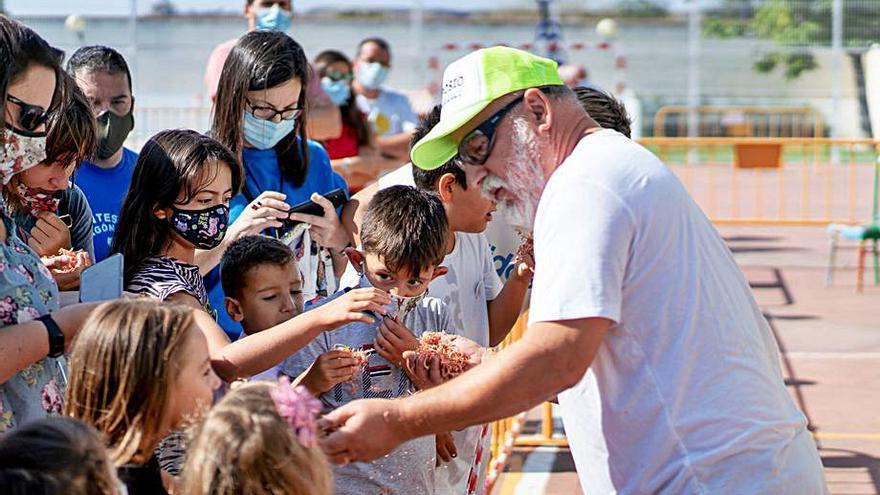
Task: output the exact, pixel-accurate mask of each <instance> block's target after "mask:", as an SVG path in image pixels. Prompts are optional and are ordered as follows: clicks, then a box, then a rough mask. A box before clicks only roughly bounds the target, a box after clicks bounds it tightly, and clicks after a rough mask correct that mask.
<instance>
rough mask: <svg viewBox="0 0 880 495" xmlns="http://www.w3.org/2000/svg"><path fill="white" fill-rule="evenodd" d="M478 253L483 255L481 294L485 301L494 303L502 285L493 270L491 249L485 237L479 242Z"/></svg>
mask: <svg viewBox="0 0 880 495" xmlns="http://www.w3.org/2000/svg"><path fill="white" fill-rule="evenodd" d="M480 251H481V252H482V253H483V257H482V263H481V264H482V272H483V293H484V294H485V296H486V301H494V300H495V298H496V297H498V294H500V293H501V289H502V288H503V284H502V283H501V277H499V276H498V272H497V271H496V270H495V261H494V259H493V258H492V249H491V248H490V247H489V241H488V240H487V239H486V237H485V236H483V237H482V239H481V240H480Z"/></svg>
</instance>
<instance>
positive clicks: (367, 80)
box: [358, 62, 389, 89]
mask: <svg viewBox="0 0 880 495" xmlns="http://www.w3.org/2000/svg"><path fill="white" fill-rule="evenodd" d="M388 72H389V71H388V67H385V66H384V65H382V64H380V63H379V62H370V63H368V64H366V63H360V64H358V81H359V82H360V83H361V84H363V85H364V87H365V88H367V89H379V86H382V83H384V82H385V80H386V79H388Z"/></svg>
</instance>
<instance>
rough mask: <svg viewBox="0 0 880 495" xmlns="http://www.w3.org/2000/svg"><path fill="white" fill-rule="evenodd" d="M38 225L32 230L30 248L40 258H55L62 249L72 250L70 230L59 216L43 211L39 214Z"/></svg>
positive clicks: (29, 241)
mask: <svg viewBox="0 0 880 495" xmlns="http://www.w3.org/2000/svg"><path fill="white" fill-rule="evenodd" d="M36 216H37V223H35V224H34V228H32V229H31V237H30V239H29V240H28V246H30V247H31V249H33V250H34V251H36V252H37V254H39V255H40V256H55V255H56V254H58V252H59V251H61V250H62V249H70V229H68V228H67V225H64V222H63V221H61V219H60V218H58V215H56V214H54V213H51V212H48V211H41V212H38V213H37V215H36Z"/></svg>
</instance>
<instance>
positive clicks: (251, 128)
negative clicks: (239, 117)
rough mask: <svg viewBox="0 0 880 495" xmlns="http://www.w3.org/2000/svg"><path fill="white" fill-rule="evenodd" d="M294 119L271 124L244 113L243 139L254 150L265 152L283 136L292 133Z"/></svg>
mask: <svg viewBox="0 0 880 495" xmlns="http://www.w3.org/2000/svg"><path fill="white" fill-rule="evenodd" d="M295 125H296V119H290V120H282V121H281V122H272V121H271V120H264V119H258V118H257V117H254V116H253V114H251V113H248V112H245V113H244V139H245V141H247V142H248V143H250V144H251V146H253V147H254V148H257V149H259V150H267V149H269V148H273V147H275V145H276V144H278V142H279V141H281V140H282V139H284V136H286V135H288V134H290V133H291V132H293V128H294V126H295Z"/></svg>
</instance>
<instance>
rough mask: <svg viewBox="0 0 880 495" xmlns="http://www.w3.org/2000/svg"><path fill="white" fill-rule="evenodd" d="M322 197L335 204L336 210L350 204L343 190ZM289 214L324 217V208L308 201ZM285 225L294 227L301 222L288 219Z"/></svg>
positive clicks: (291, 209)
mask: <svg viewBox="0 0 880 495" xmlns="http://www.w3.org/2000/svg"><path fill="white" fill-rule="evenodd" d="M321 196H324V197H325V198H327V200H328V201H330V202H331V203H333V207H334V208H339V207H340V206H343V205H345V203H347V202H348V197H347V196H346V195H345V191H344V190H342V189H341V188H340V189H334V190H332V191H330V192H328V193H327V194H322V195H321ZM288 213H304V214H306V215H323V214H324V208H322V207H321V205H319V204H318V203H315V202H314V201H312V200H308V201H305V202H302V203H300V204H298V205H296V206H294V207H292V208H290V211H289V212H288ZM284 223H285V226H287V227H292V226H294V225H296V224H298V223H300V222H298V221H296V220H292V219H291V218H290V217H288V218H287V220H285V221H284Z"/></svg>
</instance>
